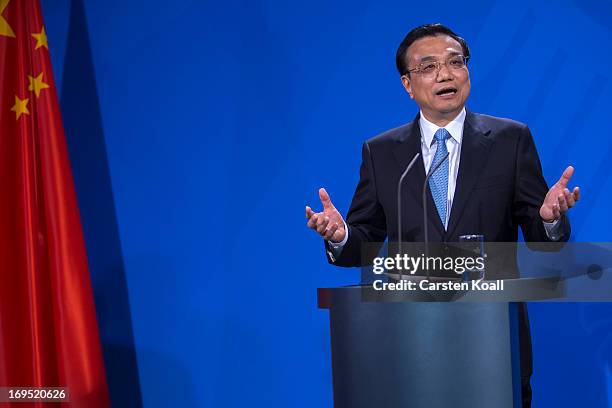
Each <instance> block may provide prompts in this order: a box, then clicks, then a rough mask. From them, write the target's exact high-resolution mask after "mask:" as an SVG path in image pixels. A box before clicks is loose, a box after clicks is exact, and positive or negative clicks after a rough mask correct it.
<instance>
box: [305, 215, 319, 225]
mask: <svg viewBox="0 0 612 408" xmlns="http://www.w3.org/2000/svg"><path fill="white" fill-rule="evenodd" d="M318 217H319V214H318V213H315V214H313V215H312V217H310V219H309V220H308V223H307V224H306V225H308V228H312V229H317V219H318Z"/></svg>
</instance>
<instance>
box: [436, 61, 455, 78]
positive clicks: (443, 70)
mask: <svg viewBox="0 0 612 408" xmlns="http://www.w3.org/2000/svg"><path fill="white" fill-rule="evenodd" d="M439 67H440V69H438V75H437V78H436V79H437V80H438V82H444V81H448V80H449V79H453V74H452V73H451V71H450V69H449V68H448V66H447V65H446V64H440V65H439Z"/></svg>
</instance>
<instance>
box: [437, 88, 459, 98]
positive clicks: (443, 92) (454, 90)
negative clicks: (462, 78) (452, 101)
mask: <svg viewBox="0 0 612 408" xmlns="http://www.w3.org/2000/svg"><path fill="white" fill-rule="evenodd" d="M456 93H457V88H453V87H447V88H442V89H440V90H438V91H437V92H436V95H437V96H448V95H454V94H456Z"/></svg>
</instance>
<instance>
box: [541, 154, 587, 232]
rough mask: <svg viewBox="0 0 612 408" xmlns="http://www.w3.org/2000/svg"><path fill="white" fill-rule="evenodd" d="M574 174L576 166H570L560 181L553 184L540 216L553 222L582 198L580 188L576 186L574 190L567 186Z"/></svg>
mask: <svg viewBox="0 0 612 408" xmlns="http://www.w3.org/2000/svg"><path fill="white" fill-rule="evenodd" d="M572 174H574V168H573V167H572V166H568V167H567V169H565V171H564V172H563V174H562V175H561V178H560V179H559V181H557V182H556V183H555V185H553V186H552V187H551V188H550V190H548V193H546V198H544V203H543V204H542V207H540V217H542V219H543V220H544V221H546V222H553V221H555V220H558V219H559V218H561V216H562V215H563V214H565V213H566V212H567V211H568V210H569V209H570V208H572V207H573V206H574V205H576V201H578V200H579V199H580V188H579V187H574V190H573V191H572V192H570V191H569V189H568V188H567V183H568V182H569V180H570V178H571V177H572Z"/></svg>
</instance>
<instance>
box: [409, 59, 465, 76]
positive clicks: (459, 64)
mask: <svg viewBox="0 0 612 408" xmlns="http://www.w3.org/2000/svg"><path fill="white" fill-rule="evenodd" d="M467 62H468V58H466V57H464V56H463V55H460V54H458V55H453V56H452V57H449V58H447V59H446V61H445V62H440V61H435V60H433V61H426V62H421V63H420V64H419V66H418V67H416V68H413V69H409V70H408V71H406V73H405V74H404V75H408V73H410V72H416V73H419V74H421V75H423V76H432V75H434V74H436V73H438V72H440V69H441V68H442V64H444V65H446V66H447V67H449V68H450V69H451V70H453V71H459V70H461V69H464V68H465V67H466V66H467Z"/></svg>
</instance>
